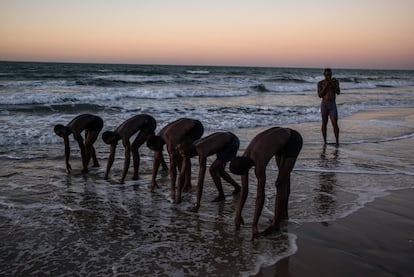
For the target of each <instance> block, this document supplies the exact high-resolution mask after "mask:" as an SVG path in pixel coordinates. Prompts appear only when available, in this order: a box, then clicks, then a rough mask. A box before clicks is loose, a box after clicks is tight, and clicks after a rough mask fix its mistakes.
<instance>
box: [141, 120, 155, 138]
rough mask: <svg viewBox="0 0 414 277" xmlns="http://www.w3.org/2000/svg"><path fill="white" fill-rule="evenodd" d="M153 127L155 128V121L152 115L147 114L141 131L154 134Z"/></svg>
mask: <svg viewBox="0 0 414 277" xmlns="http://www.w3.org/2000/svg"><path fill="white" fill-rule="evenodd" d="M155 128H157V122H156V121H155V119H154V118H153V117H152V116H147V122H146V124H145V126H143V127H142V129H141V133H145V134H154V132H155Z"/></svg>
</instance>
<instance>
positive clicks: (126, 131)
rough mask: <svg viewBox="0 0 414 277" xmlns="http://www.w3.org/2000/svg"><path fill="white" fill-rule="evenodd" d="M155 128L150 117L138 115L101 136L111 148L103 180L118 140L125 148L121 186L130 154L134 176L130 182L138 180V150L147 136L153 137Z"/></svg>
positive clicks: (106, 176) (108, 169) (111, 161)
mask: <svg viewBox="0 0 414 277" xmlns="http://www.w3.org/2000/svg"><path fill="white" fill-rule="evenodd" d="M156 126H157V123H156V121H155V119H154V118H153V117H152V116H150V115H147V114H140V115H136V116H134V117H131V118H129V119H127V120H126V121H124V122H123V123H122V124H121V125H119V126H118V128H116V129H115V131H106V132H104V133H103V134H102V139H103V141H104V142H105V143H106V144H109V145H110V146H111V148H110V154H109V159H108V163H107V166H106V173H105V180H106V179H108V175H109V171H110V169H111V167H112V164H113V162H114V158H115V150H116V146H117V144H118V141H119V140H122V145H123V146H124V148H125V161H124V169H123V171H122V176H121V180H120V183H121V184H123V183H124V182H125V177H126V175H127V172H128V168H129V164H130V161H131V152H132V161H133V166H134V174H133V176H132V180H138V171H139V164H140V156H139V151H138V150H139V148H140V147H141V145H142V144H144V143H145V141H146V140H147V138H148V137H149V136H151V135H154V131H155V128H156ZM136 133H138V134H137V136H136V137H135V139H134V141H133V142H132V144H131V143H130V141H129V140H130V138H131V137H132V136H133V135H134V134H136Z"/></svg>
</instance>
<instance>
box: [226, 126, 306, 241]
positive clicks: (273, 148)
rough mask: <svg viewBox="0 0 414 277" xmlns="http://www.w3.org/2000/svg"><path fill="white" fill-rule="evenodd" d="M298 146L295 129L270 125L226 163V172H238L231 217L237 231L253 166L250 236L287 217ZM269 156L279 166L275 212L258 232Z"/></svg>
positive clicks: (299, 138)
mask: <svg viewBox="0 0 414 277" xmlns="http://www.w3.org/2000/svg"><path fill="white" fill-rule="evenodd" d="M302 145H303V140H302V136H301V135H300V134H299V133H298V132H297V131H295V130H292V129H289V128H281V127H273V128H270V129H267V130H265V131H263V132H261V133H259V134H258V135H256V136H255V137H254V138H253V139H252V141H251V142H250V144H249V145H248V147H247V148H246V150H245V152H244V154H243V156H239V157H236V158H234V159H233V160H232V161H231V162H230V171H231V172H232V173H234V174H238V175H241V184H242V186H241V195H240V198H239V202H238V205H237V211H236V219H235V224H236V229H237V230H239V229H240V224H241V223H242V224H244V221H243V218H242V215H241V214H242V210H243V206H244V203H245V202H246V198H247V194H248V187H249V185H248V183H249V170H250V168H251V167H253V166H254V167H255V171H254V172H255V175H256V178H257V196H256V206H255V212H254V219H253V234H252V239H255V238H257V237H259V235H264V236H265V235H269V234H271V233H272V232H273V231H278V230H279V228H280V222H281V221H282V220H284V219H288V201H289V194H290V174H291V172H292V170H293V167H294V166H295V163H296V159H297V157H298V155H299V152H300V150H301V149H302ZM273 156H275V159H276V164H277V167H278V169H279V173H278V176H277V179H276V184H275V185H276V199H275V214H274V217H273V221H272V224H271V226H270V227H268V228H267V229H266V230H265V231H264V232H262V233H260V234H259V231H258V227H257V225H258V221H259V217H260V215H261V212H262V209H263V205H264V200H265V185H266V167H267V165H268V163H269V161H270V159H271V158H272V157H273Z"/></svg>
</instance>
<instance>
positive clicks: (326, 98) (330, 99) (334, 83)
mask: <svg viewBox="0 0 414 277" xmlns="http://www.w3.org/2000/svg"><path fill="white" fill-rule="evenodd" d="M323 75H324V76H325V79H324V80H322V81H319V82H318V96H319V98H322V101H321V114H322V128H321V129H322V136H323V141H324V143H327V141H326V128H327V124H328V118H330V119H331V123H332V127H333V130H334V134H335V140H336V145H339V126H338V109H337V107H336V95H337V94H338V95H339V94H340V93H341V90H340V88H339V81H338V80H337V79H335V78H332V70H331V69H330V68H325V70H324V72H323Z"/></svg>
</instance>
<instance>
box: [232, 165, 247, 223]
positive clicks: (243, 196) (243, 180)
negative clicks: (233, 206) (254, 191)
mask: <svg viewBox="0 0 414 277" xmlns="http://www.w3.org/2000/svg"><path fill="white" fill-rule="evenodd" d="M241 184H242V185H241V193H240V198H239V202H238V204H237V211H236V219H235V224H236V230H240V224H244V220H243V217H242V210H243V206H244V203H245V202H246V199H247V194H248V192H249V174H248V173H247V174H245V175H242V176H241Z"/></svg>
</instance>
